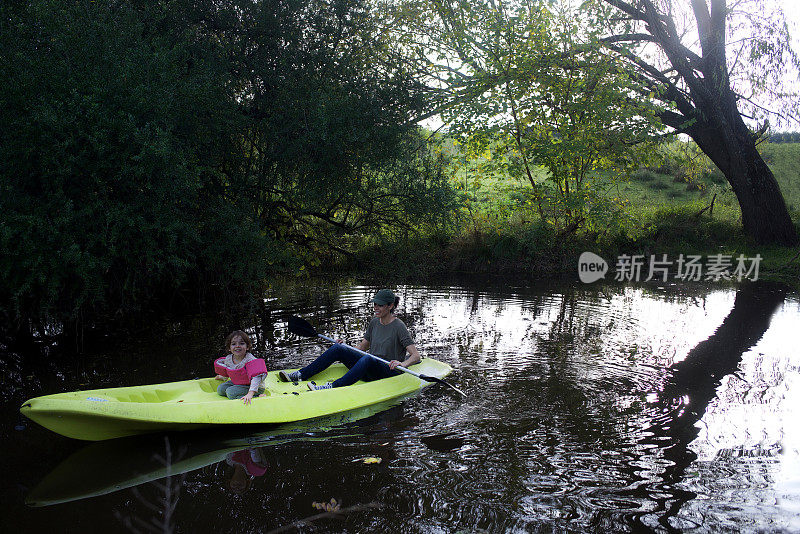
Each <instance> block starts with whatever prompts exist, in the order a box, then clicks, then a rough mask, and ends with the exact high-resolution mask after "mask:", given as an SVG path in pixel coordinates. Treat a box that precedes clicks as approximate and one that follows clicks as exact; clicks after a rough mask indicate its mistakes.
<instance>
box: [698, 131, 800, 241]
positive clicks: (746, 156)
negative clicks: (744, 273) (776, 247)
mask: <svg viewBox="0 0 800 534" xmlns="http://www.w3.org/2000/svg"><path fill="white" fill-rule="evenodd" d="M729 117H730V115H729ZM740 121H741V119H740ZM733 122H738V121H736V119H735V118H734V119H733ZM688 133H689V135H691V136H692V138H693V139H694V140H695V142H696V143H697V145H698V146H699V147H700V149H701V150H702V151H703V152H704V153H705V154H706V155H707V156H708V157H709V158H711V161H713V162H714V164H715V165H716V166H717V167H718V168H719V170H720V171H722V173H723V174H724V175H725V178H727V180H728V182H729V183H730V184H731V187H732V188H733V192H734V194H735V195H736V198H737V200H738V201H739V207H740V208H741V211H742V226H743V227H744V231H745V233H746V234H747V235H749V236H750V237H752V238H753V239H754V240H755V241H756V243H758V244H768V243H774V244H781V245H796V244H797V243H798V241H799V240H798V236H797V231H796V230H795V228H794V225H793V224H792V219H791V217H790V216H789V211H788V210H787V209H786V202H785V201H784V199H783V195H782V194H781V191H780V188H779V187H778V182H777V181H776V180H775V176H774V175H773V174H772V171H771V170H770V168H769V167H768V166H767V164H766V162H765V161H764V159H763V158H762V157H761V154H760V153H759V152H758V150H757V149H756V145H755V140H754V138H753V135H752V134H751V133H750V131H749V130H748V129H747V127H746V126H745V124H744V122H743V121H741V125H739V127H736V126H734V127H733V128H730V127H728V128H726V127H719V126H718V125H713V126H712V125H708V124H706V125H695V126H694V127H690V128H689V132H688Z"/></svg>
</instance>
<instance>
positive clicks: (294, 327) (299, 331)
mask: <svg viewBox="0 0 800 534" xmlns="http://www.w3.org/2000/svg"><path fill="white" fill-rule="evenodd" d="M289 332H291V333H292V334H295V335H298V336H303V337H317V331H316V330H314V327H313V326H311V324H309V322H308V321H306V320H305V319H302V318H300V317H297V316H294V315H292V316H291V317H289Z"/></svg>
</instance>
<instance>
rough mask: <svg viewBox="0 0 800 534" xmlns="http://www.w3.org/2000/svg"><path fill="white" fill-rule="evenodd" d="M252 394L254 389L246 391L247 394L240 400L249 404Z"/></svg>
mask: <svg viewBox="0 0 800 534" xmlns="http://www.w3.org/2000/svg"><path fill="white" fill-rule="evenodd" d="M253 395H255V391H248V392H247V395H245V396H244V397H242V402H243V403H245V404H248V405H249V404H250V402H252V400H253Z"/></svg>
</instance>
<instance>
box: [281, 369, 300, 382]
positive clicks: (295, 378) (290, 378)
mask: <svg viewBox="0 0 800 534" xmlns="http://www.w3.org/2000/svg"><path fill="white" fill-rule="evenodd" d="M278 376H279V377H280V378H281V380H283V381H284V382H299V381H300V380H301V377H300V371H292V372H291V373H287V372H286V371H281V372H279V373H278Z"/></svg>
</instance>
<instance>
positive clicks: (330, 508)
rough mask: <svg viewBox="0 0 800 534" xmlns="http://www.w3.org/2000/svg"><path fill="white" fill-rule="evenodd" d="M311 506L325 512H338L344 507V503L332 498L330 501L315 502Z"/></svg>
mask: <svg viewBox="0 0 800 534" xmlns="http://www.w3.org/2000/svg"><path fill="white" fill-rule="evenodd" d="M311 506H312V507H314V508H316V509H317V510H322V511H324V512H338V511H339V509H341V507H342V503H340V502H337V501H336V499H333V498H331V500H330V502H313V503H311Z"/></svg>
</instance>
